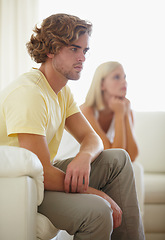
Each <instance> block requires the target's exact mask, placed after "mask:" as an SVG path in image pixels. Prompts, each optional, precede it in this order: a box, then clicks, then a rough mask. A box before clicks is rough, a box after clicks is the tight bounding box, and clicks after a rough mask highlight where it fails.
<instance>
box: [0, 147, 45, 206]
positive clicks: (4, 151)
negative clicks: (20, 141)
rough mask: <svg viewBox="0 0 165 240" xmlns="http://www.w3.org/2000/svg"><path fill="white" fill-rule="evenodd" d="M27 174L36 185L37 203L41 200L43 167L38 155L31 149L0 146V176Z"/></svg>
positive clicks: (12, 176)
mask: <svg viewBox="0 0 165 240" xmlns="http://www.w3.org/2000/svg"><path fill="white" fill-rule="evenodd" d="M22 176H29V177H31V178H33V179H34V180H35V182H36V186H37V204H38V205H40V204H41V202H42V200H43V194H44V184H43V167H42V164H41V162H40V160H39V159H38V157H37V156H36V155H35V154H34V153H32V152H31V151H29V150H27V149H24V148H20V147H13V146H0V177H1V178H6V177H8V178H14V177H22Z"/></svg>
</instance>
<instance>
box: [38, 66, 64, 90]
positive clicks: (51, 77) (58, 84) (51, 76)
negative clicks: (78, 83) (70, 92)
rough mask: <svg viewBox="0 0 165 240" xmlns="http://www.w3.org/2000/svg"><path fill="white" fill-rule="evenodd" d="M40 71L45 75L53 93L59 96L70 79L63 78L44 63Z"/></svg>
mask: <svg viewBox="0 0 165 240" xmlns="http://www.w3.org/2000/svg"><path fill="white" fill-rule="evenodd" d="M39 70H40V71H41V72H42V73H43V74H44V76H45V78H46V79H47V81H48V83H49V85H50V86H51V88H52V89H53V91H54V92H55V93H56V94H58V92H59V91H60V90H61V89H62V88H63V87H64V86H65V85H66V84H67V82H68V79H66V78H65V77H64V76H62V75H61V74H60V73H58V72H55V71H53V70H52V68H51V67H50V65H49V64H47V63H42V64H41V67H40V68H39Z"/></svg>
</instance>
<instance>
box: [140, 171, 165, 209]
mask: <svg viewBox="0 0 165 240" xmlns="http://www.w3.org/2000/svg"><path fill="white" fill-rule="evenodd" d="M144 183H145V199H144V201H145V203H152V204H154V203H160V204H165V174H154V173H153V174H145V175H144Z"/></svg>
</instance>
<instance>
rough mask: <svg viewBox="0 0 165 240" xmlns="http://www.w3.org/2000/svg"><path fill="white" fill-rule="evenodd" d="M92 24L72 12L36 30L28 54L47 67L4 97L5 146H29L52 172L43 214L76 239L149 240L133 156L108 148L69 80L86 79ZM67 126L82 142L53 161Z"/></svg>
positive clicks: (0, 108) (1, 131)
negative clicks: (68, 156) (67, 155)
mask: <svg viewBox="0 0 165 240" xmlns="http://www.w3.org/2000/svg"><path fill="white" fill-rule="evenodd" d="M91 29H92V25H91V24H90V23H88V22H86V21H84V20H81V19H79V18H78V17H75V16H71V15H67V14H56V15H52V16H50V17H48V18H46V19H45V20H43V22H42V25H41V27H40V28H38V27H36V28H35V30H34V34H32V36H31V39H30V41H29V42H28V43H27V49H28V52H29V54H30V55H31V57H32V59H34V60H35V61H36V62H37V63H41V65H40V68H39V69H34V68H33V69H32V70H31V71H30V72H28V73H25V74H23V75H21V76H20V77H19V78H18V79H17V80H16V81H14V82H13V83H12V84H11V85H10V86H8V87H7V88H6V89H5V90H3V92H1V95H0V104H1V105H0V122H1V124H0V145H12V146H19V147H22V148H26V149H28V150H30V151H32V152H33V153H35V154H36V155H37V156H38V158H39V159H40V161H41V163H42V165H43V169H44V187H45V196H44V201H43V203H42V204H41V206H40V207H39V212H40V213H42V214H44V215H46V216H47V217H48V218H49V219H50V221H51V222H52V223H53V224H54V226H55V227H56V228H58V229H64V230H66V231H67V232H68V233H69V234H71V235H74V239H75V240H78V239H79V240H80V239H81V240H83V239H84V240H85V239H92V240H94V239H95V240H109V239H111V238H112V239H118V240H119V239H120V240H121V239H123V240H126V239H127V240H128V239H131V240H143V239H144V231H143V226H142V221H141V216H140V211H139V206H138V202H137V196H136V190H135V182H134V175H133V171H132V165H131V161H130V158H129V155H128V154H127V152H126V151H125V150H122V149H111V150H105V151H103V144H102V141H101V139H100V137H99V136H98V135H97V134H96V133H95V131H94V130H93V129H92V127H91V126H90V124H89V123H88V122H87V120H86V119H85V117H84V116H83V115H82V113H81V112H80V110H79V108H78V106H77V104H76V103H75V101H74V99H73V96H72V94H71V91H70V89H69V87H68V86H67V82H68V80H73V81H74V80H78V79H79V78H80V72H81V70H82V68H83V63H84V61H85V54H86V52H87V51H88V49H89V43H88V40H89V36H90V34H91ZM64 127H65V128H66V129H67V131H69V132H70V133H71V134H72V135H73V136H74V137H75V139H76V140H77V141H78V142H79V143H80V145H81V147H80V151H79V153H78V154H77V155H76V156H75V157H74V158H72V159H67V160H63V161H55V162H53V159H54V157H55V156H56V154H57V150H58V147H59V144H60V141H61V137H62V134H63V130H64Z"/></svg>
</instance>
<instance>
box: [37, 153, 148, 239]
mask: <svg viewBox="0 0 165 240" xmlns="http://www.w3.org/2000/svg"><path fill="white" fill-rule="evenodd" d="M71 160H72V159H67V160H63V161H58V162H56V163H55V167H58V168H60V169H61V170H63V171H66V168H67V165H68V163H69V162H70V161H71ZM89 185H90V186H91V187H93V188H96V189H99V190H102V191H104V192H105V193H106V194H108V195H109V196H110V197H111V198H112V199H113V200H114V201H115V202H116V203H117V204H118V205H119V206H120V208H121V209H122V212H123V216H122V224H121V226H120V227H118V228H116V229H114V230H113V217H112V213H113V212H112V209H111V206H110V204H109V203H108V202H107V201H106V200H104V199H102V198H101V197H99V196H96V195H92V194H79V193H64V192H54V191H45V197H44V201H43V203H42V204H41V206H40V207H39V212H40V213H42V214H44V215H45V216H47V217H48V218H49V219H50V221H51V222H52V223H53V224H54V226H55V227H56V228H58V229H64V230H66V231H67V232H68V233H69V234H70V235H74V239H75V240H109V239H113V240H144V239H145V237H144V231H143V226H142V221H141V216H140V211H139V206H138V202H137V196H136V190H135V180H134V174H133V170H132V163H131V161H130V158H129V155H128V154H127V152H126V151H125V150H122V149H110V150H105V151H103V152H102V153H101V154H100V155H99V156H98V157H97V158H96V159H95V161H94V162H93V163H92V164H91V174H90V184H89Z"/></svg>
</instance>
